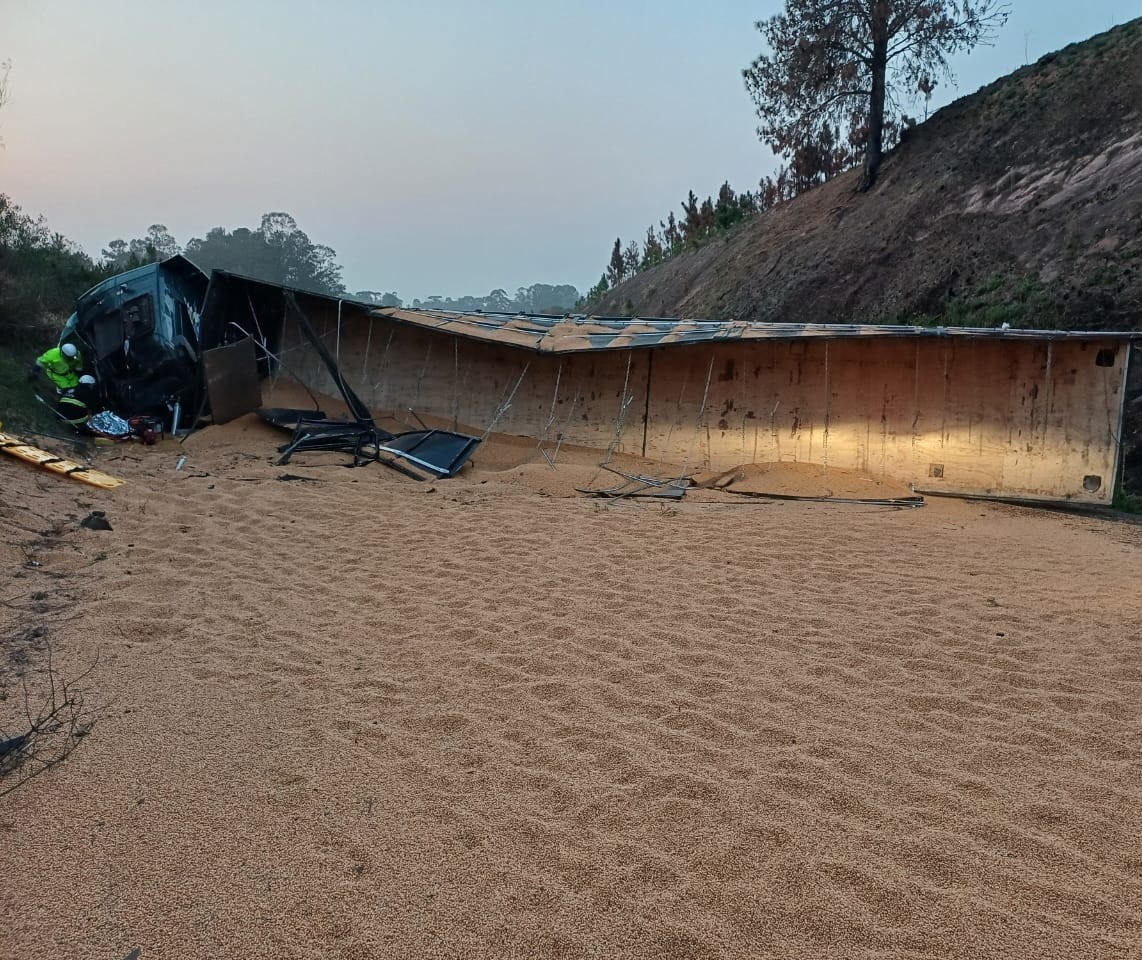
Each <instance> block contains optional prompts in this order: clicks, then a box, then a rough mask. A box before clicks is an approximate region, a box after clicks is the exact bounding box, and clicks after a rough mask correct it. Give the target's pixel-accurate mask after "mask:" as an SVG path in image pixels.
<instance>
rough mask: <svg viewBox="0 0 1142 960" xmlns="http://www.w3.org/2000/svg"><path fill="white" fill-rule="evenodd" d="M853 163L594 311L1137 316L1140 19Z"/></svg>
mask: <svg viewBox="0 0 1142 960" xmlns="http://www.w3.org/2000/svg"><path fill="white" fill-rule="evenodd" d="M858 175H859V174H858V173H857V172H856V171H854V172H852V173H850V174H848V175H846V176H843V177H840V178H838V179H836V180H834V181H832V182H831V183H829V184H827V185H825V186H823V187H820V188H818V189H816V190H813V191H811V192H809V193H807V194H804V195H802V196H801V197H799V198H798V199H797V200H795V201H793V202H791V203H788V204H785V205H783V206H781V207H779V208H777V209H775V210H773V211H771V212H769V213H767V214H764V215H762V216H759V217H757V218H755V219H754V220H753V221H751V222H749V223H747V224H745V225H743V226H742V227H741V228H739V229H738V230H736V231H734V232H732V233H731V234H729V235H728V236H725V237H721V238H719V239H716V240H713V241H711V242H709V243H708V244H707V245H705V246H704V247H702V248H701V249H699V250H697V251H694V252H690V253H686V254H682V255H679V256H676V257H674V258H672V259H670V260H669V261H667V262H666V263H664V264H662V265H660V266H659V267H657V268H655V269H653V270H648V271H646V272H645V273H642V274H640V275H638V276H637V277H635V278H634V279H632V280H629V281H627V282H625V283H623V284H620V285H619V286H618V287H617V288H615V289H614V290H612V291H611V292H610V293H609V294H608V295H607V296H606V297H605V298H604V300H603V301H602V302H601V303H600V304H598V305H597V307H595V308H594V312H597V313H600V314H607V313H610V314H623V313H628V314H629V313H636V314H641V315H643V316H655V315H657V316H700V317H709V318H715V319H718V318H736V319H745V320H783V321H790V322H827V321H831V322H848V321H861V322H876V321H897V322H929V323H936V322H938V323H949V324H969V325H986V326H993V325H998V324H1000V323H1003V322H1008V323H1010V324H1011V325H1012V326H1021V327H1033V326H1034V327H1048V328H1050V327H1070V328H1076V329H1091V328H1096V327H1101V328H1131V329H1137V328H1142V19H1137V20H1134V21H1131V22H1130V23H1128V24H1125V25H1123V26H1120V27H1117V28H1115V29H1114V30H1111V31H1109V32H1107V33H1104V34H1100V35H1099V36H1096V37H1094V38H1092V39H1090V40H1088V41H1086V42H1084V43H1080V44H1075V45H1073V46H1070V47H1067V48H1066V49H1064V50H1061V51H1059V52H1057V53H1054V54H1050V55H1048V56H1046V57H1044V58H1043V59H1041V60H1040V61H1039V62H1038V63H1036V64H1034V65H1032V66H1029V67H1025V68H1023V69H1021V70H1019V71H1017V72H1016V73H1014V74H1011V75H1010V76H1008V77H1005V78H1003V79H1002V80H999V81H997V82H996V83H993V84H991V85H990V86H988V87H985V88H984V89H982V90H980V91H979V92H978V93H976V94H973V95H972V96H969V97H965V98H963V99H961V100H959V101H957V102H956V103H953V104H951V105H950V106H948V107H946V108H944V109H943V110H941V111H939V112H938V113H936V114H935V115H934V116H933V117H932V118H931V119H930V120H928V122H926V123H924V124H922V125H920V126H918V127H916V128H914V129H913V130H912V131H911V132H910V133H909V135H908V136H907V137H906V139H905V141H904V143H902V144H901V145H900V146H899V147H898V148H897V149H896V150H895V151H893V153H892V154H891V155H890V156H889V157H888V159H887V160H886V162H885V165H884V167H883V172H882V175H881V179H880V181H879V183H878V185H877V187H876V188H875V189H874V190H873V191H872V192H871V193H869V194H867V195H859V194H856V193H855V192H854V188H855V187H856V183H857V178H858Z"/></svg>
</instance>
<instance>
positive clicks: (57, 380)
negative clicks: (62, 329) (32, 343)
mask: <svg viewBox="0 0 1142 960" xmlns="http://www.w3.org/2000/svg"><path fill="white" fill-rule="evenodd" d="M36 366H37V367H39V368H40V369H42V370H43V371H44V373H46V374H47V376H48V379H49V380H50V381H51V382H52V383H54V384H55V387H56V389H57V390H60V391H63V390H70V389H71V388H72V387H75V386H76V385H78V383H79V375H80V371H82V370H83V357H81V356H80V354H79V349H78V348H77V347H76V345H75V344H74V343H65V344H63V345H62V346H59V347H52V348H51V349H50V350H47V351H45V352H44V353H42V354H41V355H40V356H38V357H36Z"/></svg>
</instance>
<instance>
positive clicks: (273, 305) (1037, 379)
mask: <svg viewBox="0 0 1142 960" xmlns="http://www.w3.org/2000/svg"><path fill="white" fill-rule="evenodd" d="M176 261H181V258H176ZM171 263H172V261H167V262H166V264H163V265H160V269H161V268H165V267H166V265H167V264H171ZM185 263H186V262H185V261H181V262H176V263H175V264H174V268H175V270H176V271H185ZM201 281H205V278H201ZM198 283H199V286H198V288H199V289H202V282H198ZM97 289H99V288H97ZM201 304H202V307H201V311H200V314H199V315H198V324H197V327H196V337H197V349H198V353H197V358H198V363H199V368H198V369H197V370H196V373H195V375H196V377H197V378H198V380H197V381H196V383H197V384H201V386H196V387H195V388H194V390H195V391H197V393H196V397H197V398H198V401H199V404H200V405H205V409H208V410H209V409H211V408H213V413H214V416H215V420H216V421H221V420H224V419H227V418H228V417H230V416H233V415H236V414H237V413H240V412H246V411H247V410H248V409H250V408H251V407H252V406H253V405H256V403H257V400H256V398H255V399H253V400H252V401H251V400H249V399H246V400H243V401H242V402H238V403H234V402H231V401H232V398H230V397H227V393H228V392H230V393H234V392H237V393H239V394H242V393H243V391H242V390H241V389H239V387H238V382H239V379H240V377H239V376H238V374H237V373H236V372H233V371H230V372H225V371H226V370H227V368H226V367H225V365H224V364H219V365H217V367H218V369H220V370H223V371H224V372H223V373H222V374H219V375H217V376H215V377H213V378H212V377H211V376H210V368H211V366H212V363H211V360H212V358H213V357H215V356H217V355H219V353H220V352H223V351H230V352H231V353H233V354H234V355H237V354H238V353H240V352H241V353H243V354H244V355H245V357H246V358H247V360H246V365H245V368H246V369H247V370H248V371H251V370H254V368H255V365H256V373H249V374H248V377H249V378H253V379H256V377H258V376H260V377H262V378H265V377H273V378H276V379H286V380H293V381H296V382H297V383H299V384H301V385H303V386H305V387H306V388H307V389H309V390H311V391H314V392H316V393H324V394H328V395H336V394H338V393H340V394H341V395H342V396H345V397H346V402H347V406H348V407H349V409H350V410H351V411H352V412H353V418H354V420H357V421H363V420H368V421H369V423H372V422H373V421H372V414H371V413H370V412H369V411H376V413H377V415H378V417H380V418H382V422H389V421H391V423H389V425H391V426H393V427H394V429H397V430H398V431H403V430H406V429H408V428H413V427H420V428H423V429H424V430H428V429H432V427H431V426H430V424H435V425H436V428H437V429H443V430H444V431H445V432H452V433H454V434H455V435H456V436H458V437H467V438H469V439H475V438H477V437H480V436H483V435H485V434H486V433H488V432H490V431H491V430H493V429H494V430H496V431H497V432H501V433H507V434H513V435H517V436H526V437H530V438H533V439H534V440H535V441H536V443H537V445H538V446H540V447H541V448H545V449H548V450H550V449H552V448H554V447H557V446H558V445H559V444H575V445H581V446H588V447H595V448H599V449H600V450H607V449H614V450H618V451H620V452H625V453H631V454H635V455H639V456H643V457H646V458H649V459H654V460H660V461H664V462H669V463H672V464H684V465H687V466H689V467H690V468H692V469H695V470H697V469H703V468H709V469H719V470H721V469H732V468H734V467H737V466H740V465H742V464H750V463H774V462H783V461H792V462H799V463H809V464H816V465H819V466H823V467H825V468H829V467H834V468H839V469H848V470H859V471H863V472H865V473H869V474H873V475H876V476H882V477H885V478H889V479H894V480H897V481H901V482H904V483H907V484H910V485H912V487H913V488H914V489H916V490H917V491H920V492H929V493H946V494H951V495H966V496H981V497H995V498H1002V499H1014V500H1027V501H1036V502H1069V503H1087V504H1092V505H1098V504H1108V503H1110V502H1111V501H1112V500H1113V497H1114V493H1115V490H1116V487H1117V485H1118V483H1119V480H1120V476H1121V472H1122V453H1123V448H1124V445H1123V436H1124V435H1135V434H1138V433H1139V432H1142V423H1135V422H1133V420H1135V419H1138V418H1139V416H1140V415H1142V404H1133V405H1131V408H1130V412H1129V415H1128V408H1127V403H1126V399H1127V395H1128V392H1130V394H1131V395H1133V393H1135V392H1138V389H1139V386H1140V385H1139V384H1137V383H1135V384H1134V385H1133V386H1131V385H1130V384H1131V383H1133V382H1134V381H1137V380H1139V378H1140V377H1142V364H1140V363H1139V362H1137V361H1136V362H1134V363H1133V364H1132V363H1131V355H1132V351H1133V353H1135V354H1137V353H1138V347H1137V346H1136V345H1135V341H1136V340H1137V339H1138V334H1131V333H1121V332H1097V331H1095V332H1090V331H1035V330H1008V329H968V328H927V327H910V326H888V325H885V326H879V325H874V326H861V325H846V324H780V323H747V322H735V321H727V322H715V321H699V320H671V319H647V318H633V319H630V318H597V317H585V316H567V317H542V316H526V315H507V314H458V313H451V312H441V311H423V310H405V309H401V308H377V307H374V306H372V305H370V304H365V303H359V302H355V301H352V300H344V299H338V298H335V297H328V296H323V295H317V294H312V293H306V292H304V291H300V290H294V289H291V288H289V287H285V286H282V285H278V284H272V283H266V282H262V281H257V280H252V279H249V278H246V277H242V276H239V275H236V274H232V273H227V272H224V271H215V272H214V273H213V274H212V275H211V276H210V278H209V284H208V288H207V289H206V290H205V293H204V294H203V298H202V301H201ZM192 315H193V314H192ZM81 325H82V324H81ZM127 326H129V324H128V322H127V321H124V327H125V328H126V327H127ZM108 342H110V338H108ZM132 349H134V348H133V347H132ZM212 380H213V383H212ZM350 383H351V384H352V386H351V387H350ZM207 387H210V388H211V389H209V390H208V389H207ZM133 389H134V391H135V392H136V393H138V392H139V390H140V387H139V386H138V385H136V386H135V387H134V388H133ZM255 393H256V391H255ZM245 395H246V396H247V397H248V395H249V391H246V392H245ZM315 406H317V404H316V401H315ZM196 409H197V408H196ZM383 418H388V419H387V420H384V419H383ZM295 426H297V428H298V430H299V431H300V430H301V426H300V425H296V424H295ZM382 432H383V431H382ZM319 433H320V431H316V432H315V433H314V436H313V438H312V440H311V443H312V446H311V447H310V448H311V449H320V448H321V442H322V441H321V438H320V437H319V436H318V435H317V434H319ZM388 436H390V437H391V436H394V434H391V433H390V434H388ZM302 448H305V447H304V445H303V447H302ZM472 449H474V446H469V447H468V449H467V450H466V451H464V453H465V456H464V459H466V457H467V455H470V454H471V451H472ZM461 465H462V464H461ZM458 468H459V467H458V466H457V467H456V469H458ZM437 475H441V474H437Z"/></svg>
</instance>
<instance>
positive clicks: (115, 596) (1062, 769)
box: [0, 424, 1142, 960]
mask: <svg viewBox="0 0 1142 960" xmlns="http://www.w3.org/2000/svg"><path fill="white" fill-rule="evenodd" d="M268 444H269V440H268V439H267V435H266V434H265V432H264V431H263V430H262V428H260V427H257V426H252V425H248V424H245V425H243V426H241V427H234V428H233V429H231V430H229V432H225V431H217V432H215V431H207V432H205V433H204V434H202V435H200V436H199V437H196V438H194V439H192V441H191V442H190V443H188V444H187V446H186V448H185V449H186V450H187V451H189V462H188V465H187V467H186V468H185V469H184V470H182V471H179V472H176V471H174V470H173V469H172V466H173V462H174V460H175V458H176V455H177V451H167V450H158V451H154V452H149V453H147V454H145V455H143V457H142V459H141V460H140V461H139V462H134V461H130V460H125V461H121V462H119V463H114V464H112V463H108V464H101V466H104V467H105V468H106V469H108V470H109V472H115V471H114V470H112V469H111V468H112V467H118V468H120V472H123V473H124V475H126V476H127V477H128V479H129V481H130V482H129V484H128V485H127V486H126V487H124V488H122V489H121V490H119V491H116V492H114V493H113V494H111V495H108V496H103V495H101V496H100V498H99V501H100V502H99V506H100V507H101V508H103V509H105V510H106V511H107V513H108V517H109V518H110V519H111V521H112V523H113V525H114V528H115V529H114V531H113V532H110V533H94V532H86V531H84V532H77V533H76V534H75V535H74V539H73V547H74V550H77V551H80V552H81V553H83V552H85V551H86V553H87V554H90V555H94V554H95V553H96V552H100V553H105V554H106V559H105V560H103V561H101V562H98V563H93V564H92V565H91V566H90V567H84V568H83V573H82V577H83V578H84V579H83V581H82V583H83V589H82V590H73V594H74V595H75V596H77V597H78V598H79V599H78V600H77V601H76V604H77V612H78V613H80V614H81V616H80V617H78V618H77V619H75V620H73V621H69V622H65V623H61V624H60V625H58V626H57V627H56V628H55V631H56V638H57V639H56V644H57V650H58V652H59V657H60V663H61V665H62V666H63V667H64V668H67V667H68V665H69V664H72V665H76V664H81V663H84V662H86V661H87V660H89V659H90V657H91V655H92V654H93V653H94V652H95V651H96V650H97V649H98V650H99V651H100V652H101V667H100V672H99V675H98V683H99V686H100V693H101V695H102V696H103V697H104V698H105V699H108V700H112V699H113V700H114V702H115V703H116V707H115V709H114V712H113V713H112V714H111V715H110V716H108V717H107V718H106V719H104V720H103V721H101V722H100V723H99V724H98V725H97V727H96V729H95V730H94V732H93V733H92V734H91V735H90V736H89V737H88V738H87V740H86V742H85V743H84V745H83V748H82V749H81V750H79V751H78V752H77V753H76V754H74V755H73V756H72V757H71V758H70V759H69V760H68V762H67V763H66V764H64V765H63V766H61V767H59V768H57V769H55V770H53V771H51V772H50V773H48V774H46V775H45V776H43V777H41V778H39V779H37V780H35V781H33V782H32V783H30V784H28V785H27V786H26V787H25V788H22V789H21V790H20V791H17V792H16V793H14V794H12V795H10V796H9V797H8V798H6V799H5V800H4V801H3V802H2V803H0V838H2V843H0V877H3V880H0V956H4V957H9V956H11V957H17V956H18V957H21V958H29V960H30V958H38V957H44V958H47V957H52V958H59V957H76V958H114V960H119V958H122V957H124V956H126V955H127V954H128V953H129V952H130V951H131V950H132V949H134V948H139V949H140V950H141V951H142V953H141V956H142V958H144V960H151V958H162V957H170V958H208V957H209V958H212V960H216V958H225V957H235V958H237V957H242V958H254V957H259V958H261V957H264V958H271V957H274V958H277V957H297V958H310V957H312V958H319V957H320V958H329V957H346V958H348V957H455V958H461V957H463V958H474V957H488V958H491V957H504V958H506V957H515V958H524V957H534V958H569V960H570V958H602V957H607V958H620V957H645V958H652V957H654V958H675V957H677V958H692V957H695V958H696V957H717V958H731V957H732V958H739V957H740V958H756V957H845V958H873V957H877V958H887V957H912V958H916V957H941V958H944V957H963V958H979V957H999V956H1002V957H1026V958H1047V957H1058V958H1069V960H1074V958H1084V957H1091V958H1095V957H1098V958H1107V957H1123V958H1125V957H1132V956H1138V955H1139V953H1140V952H1142V816H1140V814H1139V810H1142V600H1140V598H1139V594H1138V576H1139V573H1140V572H1142V562H1140V561H1142V552H1140V549H1139V548H1140V545H1142V538H1140V537H1139V535H1138V529H1139V528H1136V527H1129V526H1126V525H1122V524H1115V523H1110V522H1106V521H1096V520H1087V519H1078V518H1074V517H1067V516H1062V515H1057V514H1050V513H1042V512H1033V511H1029V510H1020V509H1015V508H1009V507H999V506H991V505H979V504H966V503H962V502H955V501H936V502H933V503H931V504H930V505H929V506H928V507H927V508H926V509H924V510H919V511H885V510H880V509H872V508H865V507H841V506H836V505H827V504H799V503H782V504H763V503H758V504H754V503H750V504H747V505H744V506H740V507H732V506H729V505H727V504H723V503H683V504H681V505H680V506H678V507H676V508H671V509H662V508H660V507H658V506H657V505H648V506H645V505H644V506H641V507H640V506H638V505H635V504H624V505H620V506H618V507H615V508H612V509H602V508H600V507H598V506H597V505H596V504H595V503H593V502H592V501H588V500H584V499H569V498H561V497H553V496H546V497H545V496H540V495H539V494H538V493H537V492H536V489H535V487H536V485H537V484H540V483H541V482H544V483H550V484H554V483H556V482H557V481H556V480H550V481H548V480H546V479H545V478H546V477H547V475H548V473H550V471H547V468H546V467H545V466H542V467H535V466H534V465H533V466H531V467H527V468H524V469H522V470H515V469H513V470H507V471H506V472H504V471H499V472H493V471H491V470H489V469H486V468H485V469H484V472H483V473H480V472H479V471H477V472H476V473H474V474H473V475H472V476H470V477H468V478H465V479H460V480H456V481H444V482H439V483H436V484H432V485H418V484H413V483H410V482H407V481H405V480H403V479H402V478H400V477H398V476H395V475H393V474H392V473H391V472H386V471H384V470H382V469H378V468H370V469H368V470H362V471H351V470H345V469H342V468H341V467H339V466H333V465H332V464H333V463H334V462H336V460H337V458H336V457H335V456H334V457H328V456H326V457H314V458H312V459H310V460H309V461H308V463H295V464H292V465H291V466H290V468H289V469H290V470H291V471H292V472H294V473H295V474H304V475H308V476H314V477H318V478H320V482H319V483H312V484H311V483H304V482H288V483H287V482H277V481H276V480H275V479H274V478H275V477H276V476H277V475H278V474H280V473H281V472H282V470H281V468H274V467H272V466H270V465H269V464H268V463H267V458H266V451H265V450H264V449H263V448H264V447H267V446H268ZM251 451H253V452H251ZM571 460H572V461H573V460H574V458H573V457H572V458H571ZM478 466H479V464H478ZM580 466H582V465H580ZM575 469H576V467H575V464H574V462H571V463H569V464H568V470H569V471H571V474H572V475H574V470H575ZM544 471H546V472H544ZM552 476H553V477H554V476H556V475H552ZM558 476H562V474H560V475H558ZM520 478H522V481H521V479H520ZM2 479H3V483H4V487H5V502H6V503H9V504H12V503H15V501H16V500H17V499H19V498H20V497H22V496H24V495H25V494H27V496H29V497H38V498H48V501H47V502H39V505H38V507H37V509H39V510H40V511H41V512H50V509H49V508H51V509H55V510H56V512H57V513H59V512H61V511H65V510H67V509H70V510H71V511H72V512H73V513H75V514H77V515H78V514H81V513H82V509H83V508H82V506H80V505H78V503H77V501H76V497H85V502H86V501H90V500H92V499H93V498H92V497H91V496H90V495H89V494H81V493H79V492H78V491H76V490H72V489H66V488H65V487H64V486H63V485H62V484H57V485H55V486H51V487H47V488H45V487H44V486H43V484H42V483H37V484H33V483H32V482H31V481H29V480H28V476H27V475H26V474H18V473H16V472H15V470H13V471H8V472H5V474H4V475H3V478H2ZM430 487H431V488H432V489H434V492H427V490H428V489H429V488H430ZM546 492H550V491H546ZM51 498H55V499H54V500H52V499H51ZM69 498H70V499H69ZM37 502H38V501H37ZM13 515H14V514H13ZM9 546H10V544H9ZM0 559H3V561H4V563H5V570H4V575H5V576H7V575H8V574H9V573H10V572H11V571H12V570H15V569H17V567H19V566H20V563H21V562H22V557H21V555H20V554H19V553H18V552H17V551H14V550H11V549H6V552H5V553H4V554H3V555H2V558H0ZM45 563H46V561H45ZM48 565H49V566H50V564H48ZM38 575H39V574H38V573H37V574H35V575H33V579H35V576H38ZM17 585H19V584H17ZM11 592H12V593H18V592H20V591H19V590H16V589H14V590H12V591H11ZM5 596H7V594H5Z"/></svg>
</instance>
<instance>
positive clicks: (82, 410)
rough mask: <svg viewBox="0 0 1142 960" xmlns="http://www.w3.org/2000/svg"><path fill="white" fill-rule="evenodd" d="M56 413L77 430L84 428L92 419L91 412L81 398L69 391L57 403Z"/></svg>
mask: <svg viewBox="0 0 1142 960" xmlns="http://www.w3.org/2000/svg"><path fill="white" fill-rule="evenodd" d="M56 413H58V414H59V415H60V417H61V419H63V420H66V421H67V422H68V423H70V424H71V425H72V426H73V427H75V429H76V430H78V429H79V428H80V427H82V426H84V425H85V424H86V423H87V421H88V420H90V419H91V410H90V408H89V407H88V406H87V404H86V403H84V402H83V401H82V400H81V399H80V398H79V397H77V396H75V395H73V393H72V392H71V391H70V390H69V391H68V392H67V393H65V394H62V395H61V396H60V398H59V399H58V400H57V401H56Z"/></svg>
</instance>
